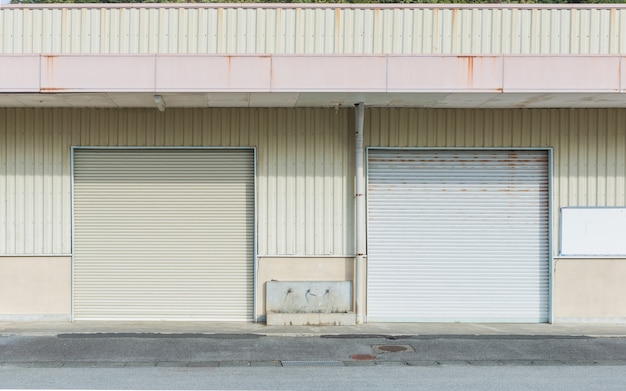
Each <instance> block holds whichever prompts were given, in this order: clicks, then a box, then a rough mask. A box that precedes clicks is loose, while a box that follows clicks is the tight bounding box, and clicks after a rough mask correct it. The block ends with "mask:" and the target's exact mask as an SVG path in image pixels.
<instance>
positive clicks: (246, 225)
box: [74, 149, 254, 321]
mask: <svg viewBox="0 0 626 391" xmlns="http://www.w3.org/2000/svg"><path fill="white" fill-rule="evenodd" d="M253 261H254V152H253V151H252V150H249V149H237V150H234V149H233V150H227V149H224V150H221V149H215V150H213V149H179V150H175V149H172V150H169V149H153V150H151V149H137V150H126V149H124V150H89V149H85V150H82V149H77V150H75V154H74V317H75V318H76V319H124V320H131V319H150V320H160V319H180V320H185V319H194V320H215V321H249V320H252V318H253V314H252V312H253V281H254V271H253V268H254V266H253Z"/></svg>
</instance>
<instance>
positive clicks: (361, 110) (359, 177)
mask: <svg viewBox="0 0 626 391" xmlns="http://www.w3.org/2000/svg"><path fill="white" fill-rule="evenodd" d="M355 107H356V110H355V115H356V118H355V119H356V121H355V122H356V132H355V158H356V173H355V174H356V179H355V197H354V198H355V215H356V219H355V246H356V277H355V279H354V281H355V284H354V285H355V294H356V323H357V324H361V323H363V321H364V315H363V313H364V310H365V300H364V297H363V296H364V294H363V293H364V290H365V278H364V272H365V270H364V269H365V265H364V264H363V263H364V258H365V255H366V254H365V252H366V242H365V241H366V236H365V228H366V227H365V224H366V223H365V175H364V169H363V118H364V116H365V105H364V104H363V102H360V103H357V104H356V105H355Z"/></svg>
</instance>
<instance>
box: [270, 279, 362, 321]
mask: <svg viewBox="0 0 626 391" xmlns="http://www.w3.org/2000/svg"><path fill="white" fill-rule="evenodd" d="M266 288H267V295H266V307H265V308H266V311H267V313H268V314H269V313H288V314H296V313H327V314H328V313H347V312H349V311H351V310H352V282H351V281H268V282H267V283H266Z"/></svg>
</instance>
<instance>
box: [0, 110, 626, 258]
mask: <svg viewBox="0 0 626 391" xmlns="http://www.w3.org/2000/svg"><path fill="white" fill-rule="evenodd" d="M365 112H366V119H365V129H366V132H365V145H368V146H398V147H402V146H415V147H553V148H554V173H553V174H554V178H555V179H554V182H553V190H554V193H553V197H554V198H553V199H554V201H555V202H554V203H553V216H554V219H555V222H556V219H558V207H559V206H620V205H625V204H626V183H625V181H624V177H625V175H626V172H625V166H626V147H625V146H626V125H625V124H626V110H624V109H581V110H578V109H577V110H569V109H546V110H543V109H542V110H535V109H506V110H475V109H467V110H452V109H451V110H448V109H438V110H432V109H378V108H367V109H366V110H365ZM351 118H352V112H351V110H343V109H342V110H339V111H338V112H335V110H333V109H297V110H296V109H278V110H275V109H180V110H179V109H168V110H166V111H165V112H164V113H160V112H158V111H156V110H150V109H145V110H144V109H140V110H133V109H123V110H108V109H107V110H102V109H20V108H17V109H14V108H0V234H1V235H0V255H54V254H69V253H70V251H71V248H70V236H71V224H70V216H71V209H70V208H71V202H70V196H71V194H70V147H71V146H72V145H74V146H98V145H100V146H256V147H257V153H258V162H257V165H258V167H257V174H258V178H257V180H258V187H257V192H258V201H257V202H258V210H257V213H258V217H259V220H258V223H259V238H258V240H259V255H261V256H264V255H352V254H354V245H353V239H352V238H353V220H354V213H353V207H352V204H353V194H354V193H353V192H354V186H353V184H354V179H353V178H354V159H353V155H354V152H353V151H354V148H353V144H354V143H353V137H352V132H353V125H352V122H351ZM553 229H558V224H553ZM555 233H556V231H555ZM555 237H558V236H555ZM554 247H558V246H554Z"/></svg>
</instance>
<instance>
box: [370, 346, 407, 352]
mask: <svg viewBox="0 0 626 391" xmlns="http://www.w3.org/2000/svg"><path fill="white" fill-rule="evenodd" d="M372 349H374V351H375V352H376V353H400V352H414V351H415V350H414V349H413V348H412V347H411V345H372Z"/></svg>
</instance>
